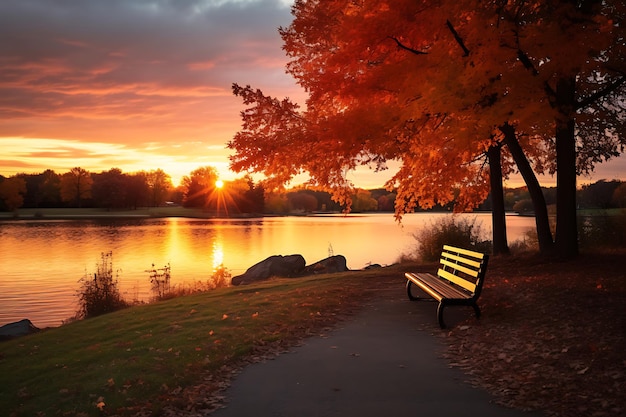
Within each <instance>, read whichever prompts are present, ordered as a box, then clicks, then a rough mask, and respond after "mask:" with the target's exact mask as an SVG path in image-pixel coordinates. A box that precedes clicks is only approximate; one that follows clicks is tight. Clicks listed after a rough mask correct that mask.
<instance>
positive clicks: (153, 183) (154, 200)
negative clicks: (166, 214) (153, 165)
mask: <svg viewBox="0 0 626 417" xmlns="http://www.w3.org/2000/svg"><path fill="white" fill-rule="evenodd" d="M145 178H146V182H147V185H148V189H149V191H150V205H151V206H153V207H158V206H160V205H162V204H164V203H165V201H166V200H167V198H168V196H169V194H170V192H171V190H172V189H173V188H174V186H173V185H172V178H171V177H170V176H169V175H168V174H166V173H165V171H163V170H162V169H156V170H152V171H150V172H147V173H146V174H145Z"/></svg>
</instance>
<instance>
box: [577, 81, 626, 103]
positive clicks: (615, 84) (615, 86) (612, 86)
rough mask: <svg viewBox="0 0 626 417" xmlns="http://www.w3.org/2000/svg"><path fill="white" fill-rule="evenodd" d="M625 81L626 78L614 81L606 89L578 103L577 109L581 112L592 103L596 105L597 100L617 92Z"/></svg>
mask: <svg viewBox="0 0 626 417" xmlns="http://www.w3.org/2000/svg"><path fill="white" fill-rule="evenodd" d="M624 81H626V78H624V77H620V78H618V79H617V80H615V81H613V82H612V83H610V84H609V85H607V86H606V87H604V88H603V89H602V90H599V91H596V92H595V93H593V94H592V95H590V96H589V97H586V98H585V99H584V100H581V101H580V102H578V104H577V105H576V109H577V110H580V109H583V108H585V107H587V106H590V105H591V104H592V103H594V102H595V101H596V100H598V99H600V98H602V97H604V96H606V95H608V94H610V93H612V92H613V91H615V90H617V89H618V88H619V87H620V86H621V85H622V84H623V83H624Z"/></svg>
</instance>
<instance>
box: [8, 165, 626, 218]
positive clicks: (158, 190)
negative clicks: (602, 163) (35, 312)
mask: <svg viewBox="0 0 626 417" xmlns="http://www.w3.org/2000/svg"><path fill="white" fill-rule="evenodd" d="M543 192H544V196H545V199H546V202H547V204H548V205H550V204H555V202H556V188H554V187H552V188H543ZM577 197H578V206H579V208H597V209H609V208H624V207H626V183H624V182H622V181H618V180H612V181H606V180H600V181H597V182H596V183H593V184H590V185H586V186H583V187H582V188H581V189H580V190H579V191H578V196H577ZM395 199H396V194H395V193H394V192H390V191H387V190H385V189H383V188H379V189H372V190H364V189H358V190H356V193H355V194H354V195H353V196H352V200H353V201H352V211H353V212H377V211H379V212H393V211H394V205H395ZM166 205H180V206H184V207H195V208H202V209H204V210H207V211H215V212H218V213H220V214H226V213H228V214H232V215H235V214H243V213H258V214H261V213H265V214H288V213H294V212H301V213H309V212H339V211H342V210H343V209H344V207H342V206H341V205H339V204H338V203H336V202H334V201H333V200H332V199H331V195H330V194H329V193H327V192H324V191H318V190H314V189H306V188H303V187H298V188H293V189H290V190H285V191H281V192H274V191H273V192H269V191H266V190H265V189H264V187H263V184H262V183H255V182H254V181H253V180H252V178H251V177H249V176H245V177H243V178H239V179H236V180H234V181H228V182H225V183H224V184H223V185H222V184H220V182H219V181H218V175H217V172H216V171H215V169H214V168H213V167H210V166H209V167H202V168H198V169H196V170H194V171H192V172H191V173H190V175H189V176H185V177H184V178H183V180H182V182H181V185H180V186H178V187H174V186H173V185H172V181H171V178H170V176H169V175H168V174H166V173H165V172H164V171H162V170H160V169H157V170H153V171H141V172H136V173H124V172H122V171H121V170H120V169H118V168H113V169H110V170H108V171H103V172H100V173H92V172H89V171H87V170H84V169H82V168H73V169H72V170H70V171H69V172H67V173H64V174H57V173H55V172H54V171H52V170H45V171H44V172H42V173H39V174H17V175H14V176H11V177H4V176H1V175H0V211H15V210H18V209H20V208H69V207H85V208H87V207H90V208H91V207H92V208H105V209H109V210H123V209H125V210H127V209H137V208H140V207H161V206H166ZM505 208H506V209H507V210H509V211H516V212H519V213H525V212H530V211H532V202H531V199H530V195H529V194H528V191H527V189H526V187H520V188H513V189H506V190H505ZM452 209H453V203H450V204H448V205H445V206H437V207H434V208H433V209H432V210H437V211H442V210H443V211H452ZM477 209H478V210H491V198H490V197H488V198H487V199H486V200H485V201H484V202H483V203H482V204H481V205H480V206H479V207H478V208H477Z"/></svg>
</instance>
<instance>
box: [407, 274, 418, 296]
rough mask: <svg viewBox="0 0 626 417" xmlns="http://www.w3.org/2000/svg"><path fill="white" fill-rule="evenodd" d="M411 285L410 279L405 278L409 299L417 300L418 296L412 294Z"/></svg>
mask: <svg viewBox="0 0 626 417" xmlns="http://www.w3.org/2000/svg"><path fill="white" fill-rule="evenodd" d="M412 285H413V282H412V281H411V280H410V279H407V280H406V294H407V295H408V296H409V300H411V301H415V300H419V299H420V297H416V296H414V295H413V293H412V292H411V286H412Z"/></svg>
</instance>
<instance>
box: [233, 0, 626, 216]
mask: <svg viewBox="0 0 626 417" xmlns="http://www.w3.org/2000/svg"><path fill="white" fill-rule="evenodd" d="M590 3H593V2H590ZM597 3H598V4H596V3H594V5H592V6H590V7H592V8H593V7H595V8H598V10H595V9H594V10H592V11H591V12H589V11H586V10H582V6H580V7H578V6H576V5H574V4H573V3H572V2H558V1H547V2H544V1H541V2H540V1H534V2H523V3H519V2H504V3H503V2H492V1H486V2H485V1H478V0H471V1H470V0H461V1H459V0H444V1H439V2H432V1H427V0H421V1H416V0H396V1H392V2H382V3H381V2H379V1H358V2H355V1H349V0H328V1H320V0H317V1H296V2H295V4H294V6H293V14H294V20H293V22H292V24H291V25H290V26H289V27H287V28H281V29H280V34H281V36H282V38H283V40H284V50H285V51H286V53H287V56H288V57H289V58H290V62H289V63H288V65H287V71H288V72H289V73H290V74H292V75H293V76H294V77H295V78H296V80H297V82H298V83H299V84H300V85H301V86H302V87H303V88H304V89H305V90H306V91H307V93H308V94H309V97H308V99H307V102H306V105H307V106H306V110H301V109H300V108H299V106H298V105H297V104H295V103H292V102H291V101H290V100H289V99H284V100H282V101H281V100H278V99H275V98H271V97H267V96H265V95H263V93H262V92H261V91H260V90H253V89H252V88H251V87H249V86H248V87H240V86H239V85H237V84H235V85H234V86H233V92H234V94H235V95H237V96H240V97H241V98H242V99H243V102H244V104H246V105H248V106H250V107H248V108H247V109H246V110H244V111H243V112H242V119H243V127H242V129H241V130H240V131H239V132H238V133H237V134H236V135H235V137H234V138H233V140H232V141H231V142H230V143H229V147H230V148H232V149H235V150H236V154H235V155H234V156H233V157H232V168H233V169H234V170H236V171H242V170H252V171H256V172H262V173H264V174H265V175H266V176H267V177H268V178H269V179H270V182H271V183H272V184H275V185H276V184H283V183H285V182H288V181H290V180H291V179H292V178H293V177H294V176H295V175H296V174H299V173H302V172H307V173H308V174H309V175H310V177H311V183H312V184H314V185H317V186H320V187H321V188H324V189H327V190H332V191H333V192H334V197H335V199H336V200H338V201H340V202H344V203H350V197H349V195H350V194H351V192H352V190H351V189H352V188H353V184H351V183H350V182H349V181H348V180H347V179H346V173H347V172H348V171H350V170H352V169H354V168H355V167H357V166H363V165H364V166H369V167H371V168H373V169H376V170H381V169H386V162H387V161H389V160H399V161H401V163H402V165H401V167H400V169H399V171H398V172H397V173H396V174H395V175H394V176H393V178H392V179H391V180H390V181H389V182H388V183H387V184H386V185H387V187H388V188H389V189H392V188H394V189H395V188H397V190H398V195H397V199H396V213H397V214H398V215H401V214H402V213H405V212H410V211H412V210H413V209H414V208H415V207H416V206H418V205H419V206H421V207H424V208H428V207H432V206H433V205H435V204H446V203H448V202H450V201H452V200H453V199H454V200H455V201H456V207H455V209H456V210H465V209H470V208H472V207H474V206H475V205H477V204H479V203H480V202H481V201H482V200H484V198H485V197H486V196H487V194H488V192H489V180H488V175H489V170H488V168H487V167H486V157H485V152H486V150H487V149H488V148H489V146H492V145H494V144H497V143H498V142H500V141H501V139H502V137H501V136H502V134H501V132H500V131H499V127H500V126H502V125H503V124H505V123H508V124H510V125H512V126H515V127H516V130H517V131H518V132H523V133H522V134H520V137H519V141H520V144H521V145H522V146H523V147H524V150H525V152H526V154H527V156H528V158H529V159H531V160H532V161H533V162H534V164H535V168H536V169H537V170H538V171H539V172H544V171H550V172H553V171H554V169H555V166H554V147H553V144H552V141H551V139H552V137H553V134H554V123H555V118H556V117H557V116H558V113H557V111H556V110H555V106H554V96H553V94H552V93H553V92H554V87H553V86H554V84H555V83H556V81H557V79H558V78H559V76H561V75H562V74H592V73H594V71H595V72H596V73H597V72H598V71H600V67H601V66H602V63H601V62H600V61H601V60H599V59H596V60H594V59H590V57H598V56H600V55H602V54H603V53H606V51H610V50H611V45H614V44H615V39H619V35H617V34H615V33H614V32H617V31H620V30H622V29H621V27H623V22H622V25H621V26H619V25H616V24H613V25H611V23H610V21H609V18H608V15H607V13H608V8H610V7H614V6H613V5H611V4H609V5H607V4H604V3H603V4H604V6H602V5H600V4H599V2H597ZM608 3H610V2H608ZM615 7H617V6H615ZM621 7H622V9H623V6H621ZM623 11H624V10H620V12H622V13H623ZM580 22H584V23H580ZM621 39H622V42H621V44H623V36H622V38H621ZM600 51H604V52H600ZM619 54H621V52H619ZM622 62H623V59H622ZM621 65H622V66H623V63H621ZM604 71H605V72H604V73H606V70H604ZM622 71H623V68H622ZM622 74H623V72H622ZM622 77H623V75H622ZM597 85H598V84H597V83H596V88H597ZM589 88H591V87H589ZM622 104H623V103H622ZM614 131H615V128H613V132H614ZM605 136H607V137H611V135H610V134H606V135H605ZM613 136H614V135H613ZM595 139H597V140H599V139H598V138H597V137H595ZM619 140H624V139H619V138H618V141H619ZM607 143H608V144H604V145H603V146H605V147H604V148H602V149H601V150H600V153H601V154H602V155H608V154H610V150H611V149H612V150H614V149H615V148H616V146H617V147H619V142H616V141H615V139H613V141H611V140H607ZM581 146H582V145H581ZM585 146H587V147H591V146H592V145H591V144H589V143H588V142H587V143H586V144H585ZM594 149H598V147H596V148H594ZM607 150H608V151H607ZM607 152H608V153H607ZM590 154H593V152H590ZM506 155H508V154H507V153H506V152H505V156H506ZM594 155H595V158H596V159H597V158H598V156H597V155H596V154H594ZM581 166H584V164H582V165H581ZM503 167H504V175H505V176H506V175H508V174H510V173H511V172H512V170H513V168H514V167H513V165H512V163H511V162H510V160H507V161H505V162H504V164H503ZM457 193H458V194H457Z"/></svg>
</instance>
